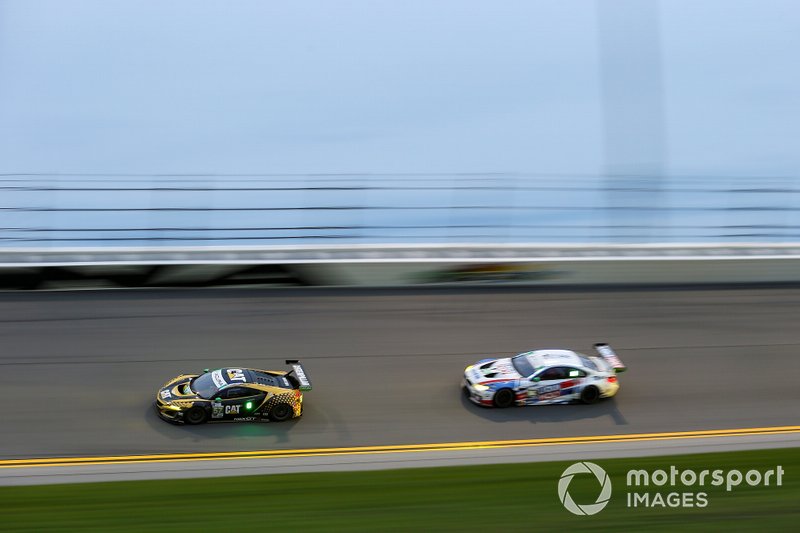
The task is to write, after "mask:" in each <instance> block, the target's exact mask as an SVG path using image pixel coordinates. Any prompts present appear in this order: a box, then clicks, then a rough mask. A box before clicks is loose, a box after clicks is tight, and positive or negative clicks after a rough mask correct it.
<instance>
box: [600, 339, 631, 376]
mask: <svg viewBox="0 0 800 533" xmlns="http://www.w3.org/2000/svg"><path fill="white" fill-rule="evenodd" d="M594 349H595V350H596V351H597V353H598V354H600V356H601V357H602V358H603V359H605V361H606V362H607V363H608V364H610V365H611V368H613V369H614V372H615V373H617V374H619V373H620V372H625V371H626V370H627V369H628V367H627V366H625V365H624V364H623V363H622V361H620V359H619V357H618V356H617V354H616V353H615V352H614V350H612V349H611V346H609V345H608V344H606V343H604V342H598V343H597V344H595V345H594Z"/></svg>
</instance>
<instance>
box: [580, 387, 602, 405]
mask: <svg viewBox="0 0 800 533" xmlns="http://www.w3.org/2000/svg"><path fill="white" fill-rule="evenodd" d="M599 399H600V391H599V390H598V389H597V387H595V386H594V385H589V386H588V387H586V388H584V389H583V390H582V391H581V401H582V402H583V403H595V402H596V401H597V400H599Z"/></svg>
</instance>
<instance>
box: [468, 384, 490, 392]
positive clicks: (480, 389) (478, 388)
mask: <svg viewBox="0 0 800 533" xmlns="http://www.w3.org/2000/svg"><path fill="white" fill-rule="evenodd" d="M472 388H473V389H475V390H476V391H478V392H484V391H487V390H489V387H487V386H486V385H481V384H479V383H476V384H475V385H473V386H472Z"/></svg>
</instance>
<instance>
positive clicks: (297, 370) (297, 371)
mask: <svg viewBox="0 0 800 533" xmlns="http://www.w3.org/2000/svg"><path fill="white" fill-rule="evenodd" d="M292 368H293V369H294V375H295V376H297V379H298V380H300V384H301V385H303V386H304V387H308V386H309V385H311V382H310V381H308V378H307V377H306V373H305V371H303V367H302V366H300V365H292Z"/></svg>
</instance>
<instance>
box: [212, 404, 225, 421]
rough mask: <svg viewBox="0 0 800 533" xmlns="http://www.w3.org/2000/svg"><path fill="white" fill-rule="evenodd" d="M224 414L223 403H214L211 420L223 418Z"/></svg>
mask: <svg viewBox="0 0 800 533" xmlns="http://www.w3.org/2000/svg"><path fill="white" fill-rule="evenodd" d="M223 414H224V411H223V409H222V402H213V403H212V404H211V418H222V416H223Z"/></svg>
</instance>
